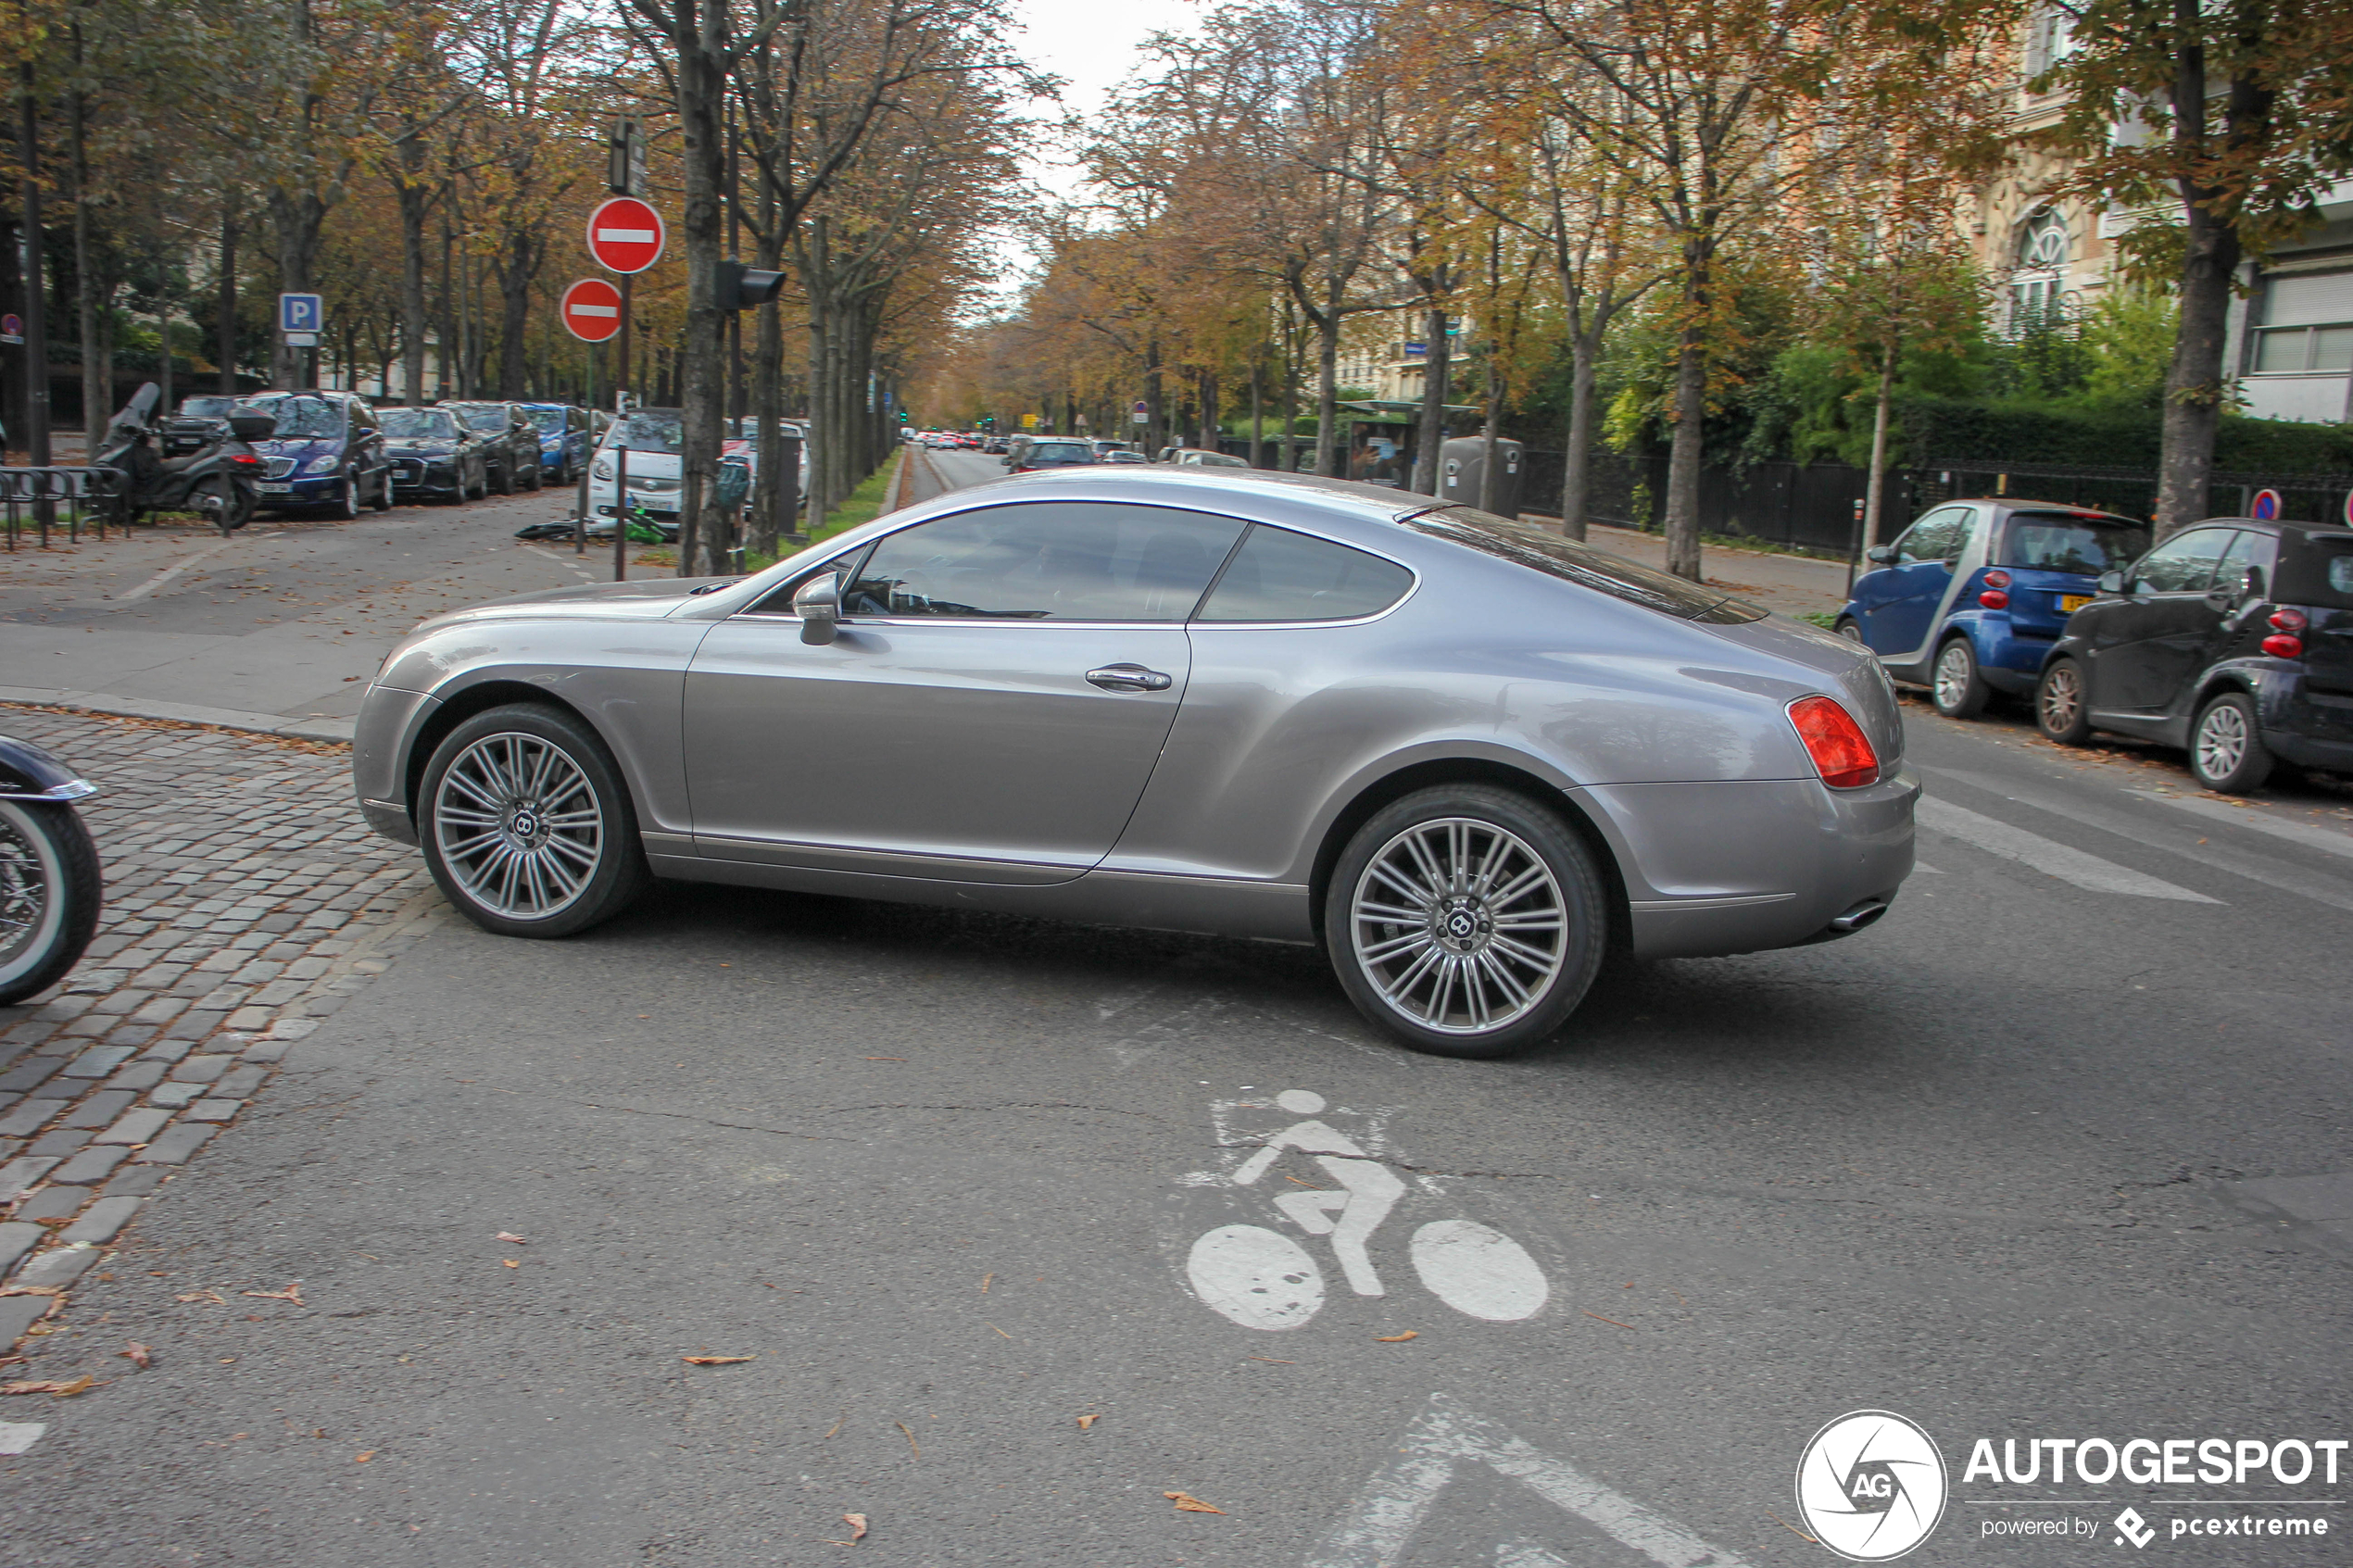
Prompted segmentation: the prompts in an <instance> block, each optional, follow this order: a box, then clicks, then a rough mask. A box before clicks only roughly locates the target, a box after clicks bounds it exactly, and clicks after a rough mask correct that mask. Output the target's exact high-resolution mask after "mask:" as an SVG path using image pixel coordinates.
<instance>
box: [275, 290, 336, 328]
mask: <svg viewBox="0 0 2353 1568" xmlns="http://www.w3.org/2000/svg"><path fill="white" fill-rule="evenodd" d="M326 324H327V311H326V307H325V306H323V305H322V304H321V303H320V299H319V296H318V295H315V294H282V295H279V296H278V330H279V331H280V332H321V331H323V330H324V329H325V327H326Z"/></svg>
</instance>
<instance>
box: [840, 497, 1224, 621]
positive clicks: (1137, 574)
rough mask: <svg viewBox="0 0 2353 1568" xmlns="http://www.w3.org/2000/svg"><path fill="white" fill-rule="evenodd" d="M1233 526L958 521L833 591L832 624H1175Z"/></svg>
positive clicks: (1113, 514)
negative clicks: (876, 620) (836, 611)
mask: <svg viewBox="0 0 2353 1568" xmlns="http://www.w3.org/2000/svg"><path fill="white" fill-rule="evenodd" d="M1242 526H1243V525H1242V524H1241V523H1240V522H1239V521H1236V520H1235V519H1232V518H1224V517H1215V516H1212V515H1211V514H1209V513H1206V512H1190V511H1179V510H1176V508H1169V507H1134V506H1120V505H1117V504H1114V503H1110V502H1101V501H1038V502H1031V503H1028V504H1026V505H1018V506H1010V507H988V508H982V509H980V510H977V511H969V512H959V513H957V514H955V515H954V516H952V517H943V518H939V519H937V520H935V521H931V522H925V523H918V524H917V525H915V526H914V527H912V528H909V529H903V530H901V531H900V532H899V533H893V534H890V535H889V536H887V538H885V539H883V540H882V541H881V542H880V543H878V544H877V545H875V548H874V552H873V554H871V555H869V556H868V557H867V558H866V560H865V564H864V565H862V567H860V568H859V569H858V573H857V578H856V580H855V581H854V582H852V583H849V586H848V587H847V588H846V589H845V590H844V591H843V594H842V613H843V614H845V615H849V616H860V615H871V616H892V617H906V616H939V617H945V618H949V619H952V620H987V621H1182V620H1184V619H1185V618H1186V617H1187V616H1189V615H1190V614H1191V613H1192V611H1193V607H1194V606H1195V605H1196V604H1198V603H1199V602H1200V601H1201V595H1202V589H1204V588H1206V587H1208V586H1209V580H1210V578H1211V577H1212V576H1214V574H1215V573H1216V571H1217V567H1218V564H1219V563H1220V562H1221V561H1223V560H1224V559H1225V558H1226V555H1227V551H1228V550H1230V549H1232V548H1233V544H1234V541H1235V540H1236V539H1237V538H1239V537H1240V535H1241V531H1242Z"/></svg>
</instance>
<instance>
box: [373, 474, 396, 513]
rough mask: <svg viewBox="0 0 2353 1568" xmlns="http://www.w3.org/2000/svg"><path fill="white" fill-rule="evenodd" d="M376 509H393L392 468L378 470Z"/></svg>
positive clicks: (384, 510)
mask: <svg viewBox="0 0 2353 1568" xmlns="http://www.w3.org/2000/svg"><path fill="white" fill-rule="evenodd" d="M376 510H378V511H380V512H388V511H390V510H392V470H390V469H388V468H385V469H379V470H376Z"/></svg>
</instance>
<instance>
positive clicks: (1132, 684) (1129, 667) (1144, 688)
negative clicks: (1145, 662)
mask: <svg viewBox="0 0 2353 1568" xmlns="http://www.w3.org/2000/svg"><path fill="white" fill-rule="evenodd" d="M1087 682H1088V684H1089V685H1096V686H1101V687H1102V688H1103V690H1105V691H1107V692H1164V691H1166V690H1167V689H1168V688H1169V687H1170V686H1172V685H1175V684H1176V682H1174V681H1172V680H1171V679H1169V678H1168V677H1167V676H1165V675H1164V674H1162V673H1161V672H1160V671H1157V670H1147V669H1145V668H1144V667H1143V666H1142V665H1140V664H1106V665H1104V666H1103V667H1102V668H1101V670H1089V671H1087Z"/></svg>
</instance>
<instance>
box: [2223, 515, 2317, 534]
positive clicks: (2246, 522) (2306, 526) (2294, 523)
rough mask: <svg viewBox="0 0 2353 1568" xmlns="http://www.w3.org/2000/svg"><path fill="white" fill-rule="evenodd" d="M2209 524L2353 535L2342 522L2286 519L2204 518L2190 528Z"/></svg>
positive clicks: (2276, 531)
mask: <svg viewBox="0 0 2353 1568" xmlns="http://www.w3.org/2000/svg"><path fill="white" fill-rule="evenodd" d="M2208 524H2213V525H2215V526H2218V527H2219V526H2222V525H2225V524H2227V525H2231V526H2233V527H2238V528H2255V529H2264V530H2268V531H2270V532H2271V533H2288V532H2291V531H2292V532H2294V533H2318V534H2331V533H2341V534H2347V535H2353V527H2348V526H2347V525H2346V524H2344V523H2341V522H2307V521H2303V520H2302V519H2299V518H2284V517H2202V518H2200V519H2198V520H2197V521H2196V522H2194V523H2191V524H2190V525H2189V526H2191V527H2192V528H2204V527H2206V526H2208Z"/></svg>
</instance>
